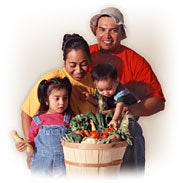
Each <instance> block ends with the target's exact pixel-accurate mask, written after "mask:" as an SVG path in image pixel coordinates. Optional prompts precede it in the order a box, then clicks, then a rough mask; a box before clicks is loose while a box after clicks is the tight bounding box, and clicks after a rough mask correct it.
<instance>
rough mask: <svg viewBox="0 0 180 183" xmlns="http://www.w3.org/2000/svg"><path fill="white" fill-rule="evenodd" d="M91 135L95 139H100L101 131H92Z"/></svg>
mask: <svg viewBox="0 0 180 183" xmlns="http://www.w3.org/2000/svg"><path fill="white" fill-rule="evenodd" d="M90 136H92V137H94V138H95V139H99V138H100V133H99V132H98V131H91V132H90Z"/></svg>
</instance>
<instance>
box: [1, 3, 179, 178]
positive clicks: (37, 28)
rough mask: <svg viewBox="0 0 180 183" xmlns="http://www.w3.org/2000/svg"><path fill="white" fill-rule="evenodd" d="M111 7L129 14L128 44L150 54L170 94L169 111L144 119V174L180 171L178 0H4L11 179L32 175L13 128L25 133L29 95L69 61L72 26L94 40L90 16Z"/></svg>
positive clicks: (4, 133) (4, 102)
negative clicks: (67, 38)
mask: <svg viewBox="0 0 180 183" xmlns="http://www.w3.org/2000/svg"><path fill="white" fill-rule="evenodd" d="M107 6H115V7H117V8H119V9H120V10H121V11H122V13H123V14H124V18H125V25H126V27H127V39H126V40H124V41H123V44H125V45H127V46H128V47H130V48H132V49H134V50H135V51H137V52H138V53H140V54H141V55H143V56H144V57H145V58H146V59H147V60H148V61H149V63H150V64H151V66H152V68H153V70H154V71H155V73H156V75H157V77H158V79H159V81H160V83H161V85H162V88H163V91H164V94H165V97H166V100H167V101H166V108H165V110H164V111H163V112H160V113H158V114H156V115H153V116H150V117H144V118H141V120H140V123H141V125H142V127H143V130H144V136H145V139H146V173H145V176H144V178H142V181H143V182H152V181H157V180H159V181H161V180H167V181H169V180H171V179H172V178H176V177H179V176H178V171H177V169H178V164H179V163H180V161H179V160H180V159H179V153H180V152H179V142H178V139H179V135H178V134H179V133H178V132H179V127H180V126H179V123H180V122H179V121H178V112H177V109H178V107H177V105H178V103H179V98H178V95H177V93H178V89H179V87H178V85H179V84H178V83H179V82H178V81H177V80H178V77H179V76H178V70H179V68H178V66H177V64H178V59H179V58H178V56H179V50H178V49H179V33H180V30H179V21H178V11H179V9H178V6H177V2H176V1H175V0H171V1H163V0H90V1H83V0H63V1H60V0H47V1H46V0H31V1H27V0H22V1H21V0H14V1H13V0H12V1H11V0H6V1H4V2H2V1H0V86H1V89H0V102H1V110H0V111H1V113H0V114H1V120H0V121H1V122H0V124H1V128H0V137H1V142H0V149H1V153H0V168H1V176H2V177H3V178H4V180H5V181H9V180H15V181H18V182H31V176H30V171H29V170H28V169H27V167H26V162H25V159H26V156H25V154H24V153H19V152H17V151H16V149H15V145H14V140H13V139H12V137H11V135H10V133H11V131H12V130H13V129H16V130H17V131H18V132H19V133H20V135H22V129H21V122H20V112H21V110H20V108H21V105H22V103H23V101H24V99H25V98H26V96H27V95H28V93H29V91H30V89H31V87H32V86H33V84H34V83H35V82H36V81H37V80H38V79H39V77H40V76H41V75H42V74H44V73H46V72H47V71H50V70H52V69H56V68H58V67H61V66H62V65H63V60H62V52H61V43H62V38H63V35H64V34H65V33H78V34H80V35H82V36H83V37H84V38H85V39H86V40H87V41H88V43H89V44H92V43H95V42H96V39H95V37H94V36H93V34H92V33H91V31H90V28H89V20H90V18H91V16H92V15H94V14H96V13H98V12H99V11H100V9H102V8H105V7H107ZM179 78H180V77H179ZM33 181H35V182H36V179H35V180H33ZM59 181H60V180H59ZM118 181H120V180H118ZM132 181H133V182H134V181H135V180H134V179H132ZM138 181H139V180H138ZM38 182H39V181H38ZM57 182H58V181H57Z"/></svg>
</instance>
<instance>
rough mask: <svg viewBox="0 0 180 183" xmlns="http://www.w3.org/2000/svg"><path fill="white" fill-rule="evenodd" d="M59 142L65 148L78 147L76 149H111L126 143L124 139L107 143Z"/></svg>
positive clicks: (125, 145) (124, 145) (123, 145)
mask: <svg viewBox="0 0 180 183" xmlns="http://www.w3.org/2000/svg"><path fill="white" fill-rule="evenodd" d="M61 144H62V146H63V147H67V148H78V149H84V150H85V149H87V150H88V149H112V148H119V147H127V146H128V144H127V142H126V141H116V142H111V143H109V144H85V143H74V142H67V141H64V140H61Z"/></svg>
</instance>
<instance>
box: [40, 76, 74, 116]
mask: <svg viewBox="0 0 180 183" xmlns="http://www.w3.org/2000/svg"><path fill="white" fill-rule="evenodd" d="M60 89H66V90H67V91H68V98H69V104H68V108H67V109H66V111H69V112H72V111H71V108H70V96H71V90H72V86H71V83H70V81H69V79H68V78H66V77H65V78H51V79H48V80H46V79H44V80H42V81H41V82H40V83H39V86H38V92H37V95H38V100H39V102H40V108H39V113H43V112H46V111H47V110H48V109H49V105H47V102H48V98H49V95H50V94H51V92H52V90H60Z"/></svg>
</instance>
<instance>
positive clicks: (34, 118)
mask: <svg viewBox="0 0 180 183" xmlns="http://www.w3.org/2000/svg"><path fill="white" fill-rule="evenodd" d="M33 120H34V122H35V123H36V125H40V124H41V120H40V119H39V116H38V115H35V116H33Z"/></svg>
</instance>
